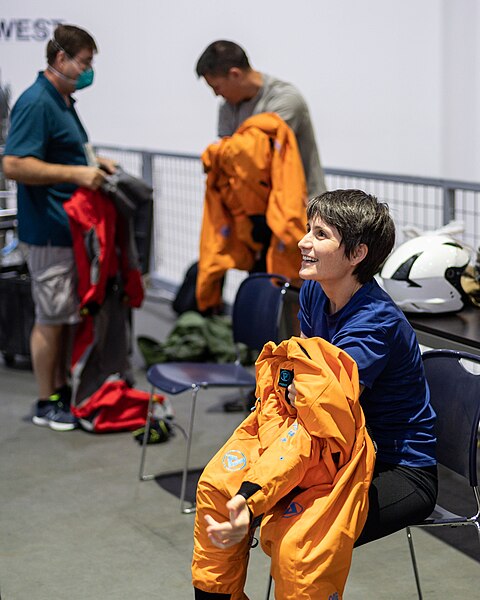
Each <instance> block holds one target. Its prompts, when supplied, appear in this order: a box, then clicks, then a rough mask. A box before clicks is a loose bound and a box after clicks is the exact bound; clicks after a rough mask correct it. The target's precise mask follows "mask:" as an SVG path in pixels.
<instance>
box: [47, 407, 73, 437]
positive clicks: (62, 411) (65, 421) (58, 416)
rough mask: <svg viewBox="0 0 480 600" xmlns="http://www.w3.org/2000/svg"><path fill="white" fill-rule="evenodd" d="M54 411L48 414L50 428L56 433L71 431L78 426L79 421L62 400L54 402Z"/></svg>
mask: <svg viewBox="0 0 480 600" xmlns="http://www.w3.org/2000/svg"><path fill="white" fill-rule="evenodd" d="M52 404H53V410H52V411H51V412H50V413H49V414H48V417H47V418H48V426H49V427H50V429H53V430H54V431H71V430H72V429H76V428H77V426H78V423H77V419H76V418H75V417H74V416H73V415H72V413H71V412H70V407H69V406H68V405H67V406H65V405H64V404H63V402H62V401H61V400H59V401H57V402H52Z"/></svg>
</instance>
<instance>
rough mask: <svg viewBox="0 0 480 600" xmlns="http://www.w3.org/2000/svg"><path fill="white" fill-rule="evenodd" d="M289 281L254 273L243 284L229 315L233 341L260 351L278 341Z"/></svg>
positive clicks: (281, 277) (267, 274)
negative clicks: (269, 343) (268, 344)
mask: <svg viewBox="0 0 480 600" xmlns="http://www.w3.org/2000/svg"><path fill="white" fill-rule="evenodd" d="M288 285H289V283H288V279H286V278H285V277H283V276H281V275H274V274H270V273H254V274H253V275H250V276H249V277H247V278H246V279H244V280H243V281H242V283H241V284H240V287H239V288H238V291H237V294H236V296H235V302H234V304H233V312H232V327H233V339H234V341H235V343H236V344H238V343H243V344H245V345H246V346H248V347H249V348H252V349H256V350H261V349H262V348H263V346H264V344H266V343H267V342H269V341H272V342H279V341H280V340H279V324H280V317H281V315H282V308H283V302H284V298H285V293H286V290H287V288H288Z"/></svg>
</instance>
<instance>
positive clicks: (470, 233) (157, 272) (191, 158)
mask: <svg viewBox="0 0 480 600" xmlns="http://www.w3.org/2000/svg"><path fill="white" fill-rule="evenodd" d="M97 151H98V152H99V154H104V155H106V156H109V157H112V158H114V159H116V160H117V161H118V162H119V163H121V164H122V166H123V168H124V169H125V170H127V171H130V172H131V173H132V174H134V175H137V176H141V177H143V178H144V179H145V180H146V181H148V182H149V183H151V185H152V187H153V189H154V198H155V208H154V232H153V236H152V237H153V244H154V247H153V249H152V262H151V273H152V278H153V281H156V282H157V283H159V285H162V286H164V287H166V288H170V289H175V287H176V286H177V285H178V284H179V283H181V281H182V280H183V276H184V273H185V271H186V269H187V268H188V267H189V266H190V264H191V263H193V262H194V261H195V260H196V259H197V258H198V245H199V236H200V225H201V219H202V207H203V195H204V186H205V176H204V174H203V169H202V164H201V161H200V157H199V156H198V155H193V154H180V153H171V152H159V151H151V150H135V149H131V148H118V147H112V146H104V145H101V146H97ZM325 176H326V182H327V187H328V189H336V188H360V189H363V190H365V191H366V192H368V193H371V194H374V195H375V196H377V197H378V199H379V200H381V201H382V202H386V203H387V204H388V205H389V207H390V211H391V214H392V217H393V219H394V221H395V225H396V228H397V244H400V243H401V242H402V241H404V240H405V230H406V228H416V229H418V230H424V231H426V230H433V229H438V228H440V227H442V226H443V225H446V224H448V223H450V222H451V221H462V222H463V228H464V230H463V232H462V233H461V234H458V235H457V236H456V237H457V238H458V239H460V240H461V241H462V242H463V243H464V244H466V245H468V246H470V247H471V248H477V246H478V245H479V244H480V184H477V183H469V182H465V181H453V180H447V179H434V178H427V177H411V176H402V175H394V174H385V173H371V172H363V171H351V170H345V169H329V168H326V169H325ZM243 277H245V274H244V273H239V272H235V271H233V272H231V273H229V274H228V276H227V282H226V286H225V288H224V289H225V299H226V300H227V301H232V300H233V298H234V294H235V291H236V289H237V287H238V284H239V283H240V281H241V280H242V279H243Z"/></svg>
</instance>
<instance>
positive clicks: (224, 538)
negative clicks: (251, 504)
mask: <svg viewBox="0 0 480 600" xmlns="http://www.w3.org/2000/svg"><path fill="white" fill-rule="evenodd" d="M227 509H228V512H229V515H230V520H229V521H224V522H223V523H218V522H217V521H215V519H214V518H213V517H211V516H210V515H205V521H206V522H207V524H208V525H207V534H208V538H209V539H210V541H211V542H212V544H213V545H214V546H216V547H217V548H221V549H224V548H230V546H234V545H235V544H238V543H240V542H241V541H242V540H243V538H244V537H245V536H246V535H248V530H249V528H250V511H249V510H248V506H247V501H246V500H245V498H244V497H243V496H240V495H238V494H237V495H236V496H234V497H233V498H232V499H231V500H229V501H228V502H227Z"/></svg>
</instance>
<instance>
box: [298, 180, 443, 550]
mask: <svg viewBox="0 0 480 600" xmlns="http://www.w3.org/2000/svg"><path fill="white" fill-rule="evenodd" d="M307 217H308V224H309V231H308V232H307V234H306V235H305V236H304V238H303V239H302V240H301V241H300V242H299V248H300V250H301V253H302V266H301V269H300V277H301V278H302V279H305V280H307V281H306V282H305V283H304V284H303V286H302V288H301V292H300V312H299V318H300V325H301V331H302V335H303V337H313V336H318V337H321V338H323V339H325V340H327V341H328V342H330V343H332V344H334V345H335V346H337V347H339V348H341V349H342V350H344V351H346V352H347V353H348V354H349V355H350V356H351V357H352V358H353V359H354V360H355V362H356V363H357V366H358V371H359V377H360V384H361V390H362V392H361V395H360V404H361V406H362V408H363V411H364V413H365V418H366V423H367V428H368V429H369V433H370V434H371V436H372V438H373V440H374V442H375V444H376V446H377V459H376V465H375V473H374V478H373V481H372V485H371V488H370V510H369V515H368V518H367V523H366V525H365V527H364V529H363V532H362V534H361V536H360V538H359V540H358V541H357V545H358V544H361V543H365V542H367V541H371V540H373V539H376V538H379V537H383V536H385V535H387V534H389V533H393V532H394V531H397V530H399V529H402V528H404V527H405V526H406V525H409V524H412V523H415V522H418V521H419V520H422V519H423V518H424V517H426V516H428V515H429V514H430V512H431V510H432V509H433V506H434V504H435V498H436V493H437V479H436V461H435V436H434V433H433V425H434V420H435V415H434V412H433V410H432V408H431V406H430V394H429V390H428V386H427V384H426V381H425V374H424V371H423V366H422V361H421V356H420V350H419V347H418V343H417V340H416V337H415V334H414V332H413V330H412V328H411V326H410V324H409V323H408V321H407V319H406V318H405V316H404V315H403V313H402V312H401V311H400V309H399V308H398V307H397V306H396V305H395V303H394V302H393V300H392V299H391V298H390V296H388V294H386V293H385V292H384V291H383V290H382V289H381V288H380V286H379V285H378V284H377V282H376V281H375V279H374V278H373V277H374V275H375V273H377V272H378V270H379V269H380V267H381V265H382V264H383V262H384V261H385V260H386V258H387V256H388V254H389V253H390V251H391V250H392V247H393V244H394V240H395V229H394V225H393V222H392V219H391V217H390V215H389V211H388V207H387V205H385V204H382V203H380V202H378V200H377V199H376V198H375V197H374V196H371V195H369V194H366V193H365V192H362V191H360V190H335V191H332V192H326V193H325V194H323V195H321V196H318V197H316V198H313V199H312V200H311V201H310V202H309V204H308V207H307ZM290 393H291V395H292V396H293V400H294V394H295V387H294V386H293V388H291V392H290Z"/></svg>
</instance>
